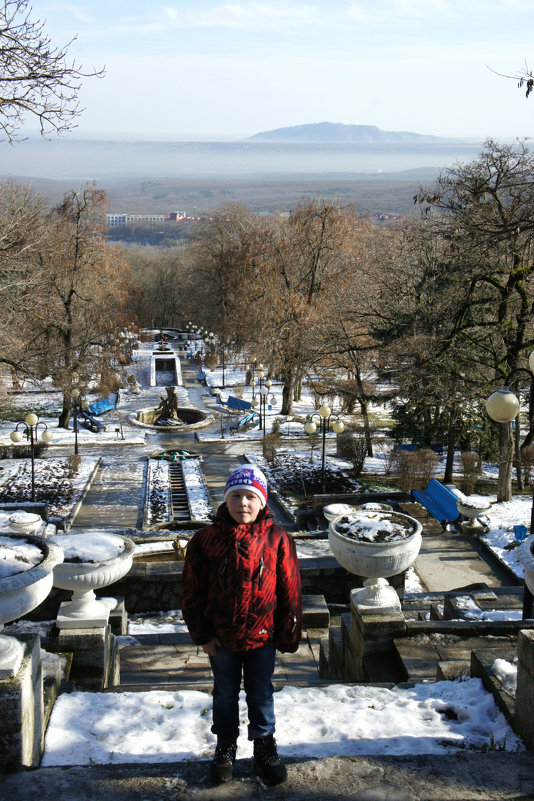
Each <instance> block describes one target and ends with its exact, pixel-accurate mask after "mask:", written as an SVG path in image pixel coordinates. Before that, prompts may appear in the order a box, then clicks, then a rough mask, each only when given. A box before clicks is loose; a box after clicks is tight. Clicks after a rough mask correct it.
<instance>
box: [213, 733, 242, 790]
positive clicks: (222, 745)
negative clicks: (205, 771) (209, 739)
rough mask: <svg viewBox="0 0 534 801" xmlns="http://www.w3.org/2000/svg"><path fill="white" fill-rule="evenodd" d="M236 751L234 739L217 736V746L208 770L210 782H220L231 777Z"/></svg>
mask: <svg viewBox="0 0 534 801" xmlns="http://www.w3.org/2000/svg"><path fill="white" fill-rule="evenodd" d="M236 753H237V742H236V741H235V740H228V739H226V738H225V737H217V746H216V748H215V754H214V755H213V762H212V763H211V770H210V773H211V780H212V782H214V783H215V784H220V783H221V782H227V781H229V780H230V779H231V778H232V775H233V772H234V762H235V755H236Z"/></svg>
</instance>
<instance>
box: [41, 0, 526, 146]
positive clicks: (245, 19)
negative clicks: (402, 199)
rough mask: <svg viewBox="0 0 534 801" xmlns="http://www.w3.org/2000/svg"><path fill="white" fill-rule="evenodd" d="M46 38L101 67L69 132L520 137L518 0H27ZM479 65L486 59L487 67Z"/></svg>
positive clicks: (522, 29) (522, 39)
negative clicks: (375, 130)
mask: <svg viewBox="0 0 534 801" xmlns="http://www.w3.org/2000/svg"><path fill="white" fill-rule="evenodd" d="M33 7H34V13H33V16H34V17H35V16H36V15H38V16H39V17H40V18H41V19H46V20H47V31H48V33H49V34H50V35H51V36H52V38H53V40H54V41H56V42H57V43H59V44H64V43H65V42H66V41H67V40H69V39H70V38H71V37H72V36H74V35H76V34H77V35H78V39H77V41H76V43H75V44H74V45H73V46H72V48H71V54H72V55H73V56H74V57H75V58H76V59H77V60H78V61H79V62H81V63H82V64H83V65H84V67H86V68H90V67H93V66H94V67H102V66H104V65H105V67H106V76H105V78H103V79H102V80H97V79H91V80H87V81H86V82H85V83H84V87H83V90H82V92H81V102H82V105H83V106H84V107H85V108H86V111H85V112H84V114H83V116H82V117H81V118H80V121H79V127H78V130H77V132H76V136H81V135H87V134H100V133H104V134H108V135H123V134H129V135H131V136H142V137H146V138H158V137H161V136H164V137H165V138H171V139H195V138H198V139H212V140H216V139H228V138H241V137H245V136H250V135H252V134H254V133H256V132H258V131H263V130H269V129H272V128H278V127H282V126H288V125H297V124H301V123H312V122H322V121H325V120H327V121H330V122H351V123H357V124H365V125H377V126H378V127H379V128H382V129H384V130H390V131H402V130H404V131H415V132H417V133H425V134H435V135H438V136H462V137H476V138H478V139H482V138H486V137H489V136H491V137H496V138H512V137H515V136H529V135H530V134H531V132H532V130H533V123H534V96H533V97H532V98H530V99H529V100H526V99H525V96H524V91H520V90H519V89H517V88H516V82H515V81H513V80H506V79H505V78H503V77H500V76H499V75H496V74H495V72H497V73H504V74H509V75H511V74H516V73H517V72H518V71H521V70H522V69H523V68H524V66H525V62H527V63H528V66H529V68H534V45H533V42H532V32H533V30H534V2H533V1H532V0H359V2H351V1H350V0H347V1H345V0H283V2H279V0H271V1H270V2H268V0H233V2H232V1H230V2H224V0H188V1H187V2H186V1H185V0H167V2H158V0H152V1H151V2H148V0H142V1H141V0H105V2H104V0H33ZM491 70H493V71H494V72H492V71H491Z"/></svg>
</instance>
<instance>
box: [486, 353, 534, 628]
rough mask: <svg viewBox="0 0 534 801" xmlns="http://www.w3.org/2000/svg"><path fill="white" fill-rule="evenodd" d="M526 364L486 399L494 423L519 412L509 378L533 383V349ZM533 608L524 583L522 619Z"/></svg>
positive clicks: (533, 527) (533, 524)
mask: <svg viewBox="0 0 534 801" xmlns="http://www.w3.org/2000/svg"><path fill="white" fill-rule="evenodd" d="M528 366H529V368H530V369H527V368H526V367H516V368H515V369H514V370H512V371H511V372H510V373H509V374H508V375H507V376H506V378H505V382H504V384H505V385H504V387H502V389H498V390H497V391H496V392H494V393H493V394H492V395H490V397H489V398H488V399H487V400H486V411H487V413H488V415H489V417H491V419H492V420H494V421H495V422H496V423H502V424H505V425H506V424H508V423H511V422H512V421H513V420H515V419H516V417H517V415H518V414H519V399H518V398H517V396H516V395H515V394H514V393H513V392H512V391H511V389H510V386H509V384H510V379H511V377H512V376H513V375H515V374H517V373H526V374H527V375H528V376H529V378H530V381H531V384H532V383H534V351H532V353H531V354H530V356H529V357H528ZM533 403H534V398H533V393H530V396H529V404H528V406H529V412H528V416H529V421H531V420H532V416H533ZM503 429H504V427H503V426H501V435H502V436H504V434H502V432H503ZM507 429H508V426H507ZM506 433H507V434H508V431H506ZM512 448H513V445H512V443H510V446H509V447H508V448H507V450H506V453H507V464H506V469H507V475H509V476H510V481H511V470H512V467H511V453H512ZM500 467H501V465H500V464H499V471H500ZM517 469H518V471H519V470H521V464H520V463H519V464H518V465H517ZM531 491H532V508H531V512H530V534H533V533H534V484H531ZM533 608H534V598H533V596H532V593H531V592H530V590H529V589H528V587H527V586H526V584H525V585H524V588H523V620H526V619H530V618H531V617H532V614H533Z"/></svg>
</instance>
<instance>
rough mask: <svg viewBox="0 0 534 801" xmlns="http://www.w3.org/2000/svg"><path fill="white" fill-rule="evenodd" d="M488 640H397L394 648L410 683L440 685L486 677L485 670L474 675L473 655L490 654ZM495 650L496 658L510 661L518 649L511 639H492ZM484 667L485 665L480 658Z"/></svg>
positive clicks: (421, 636) (442, 636)
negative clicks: (468, 677) (509, 657)
mask: <svg viewBox="0 0 534 801" xmlns="http://www.w3.org/2000/svg"><path fill="white" fill-rule="evenodd" d="M487 642H488V641H487V640H486V645H485V642H484V638H482V637H479V636H474V637H460V636H458V635H455V634H447V635H445V634H418V635H416V636H414V637H405V638H403V639H398V640H394V648H395V651H396V654H397V655H398V658H399V659H400V661H401V663H402V667H403V671H404V674H405V680H406V681H416V682H421V681H440V680H442V679H445V678H446V679H453V678H456V677H458V676H460V675H467V676H470V675H478V676H479V677H481V678H482V677H483V671H482V668H480V670H479V672H478V673H476V674H475V673H472V654H473V653H474V652H476V653H478V654H479V655H480V654H481V653H482V652H483V651H484V650H487ZM491 649H492V653H493V654H494V656H493V659H492V663H493V661H494V660H495V658H496V655H499V654H500V655H501V658H503V659H506V660H507V661H508V656H509V654H510V653H511V652H513V651H514V649H515V652H516V653H517V646H516V645H515V644H513V643H512V641H511V639H510V637H492V638H491ZM480 661H481V664H482V663H483V660H482V657H481V656H480Z"/></svg>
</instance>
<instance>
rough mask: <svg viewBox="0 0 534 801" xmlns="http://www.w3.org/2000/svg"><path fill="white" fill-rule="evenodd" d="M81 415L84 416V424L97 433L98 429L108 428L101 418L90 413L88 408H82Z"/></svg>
mask: <svg viewBox="0 0 534 801" xmlns="http://www.w3.org/2000/svg"><path fill="white" fill-rule="evenodd" d="M80 415H81V418H82V420H81V422H82V425H83V426H84V428H88V429H89V431H93V432H94V433H95V434H96V433H97V432H98V431H105V430H106V426H105V425H104V424H103V423H101V422H100V420H97V419H96V417H93V415H92V414H89V412H88V411H87V410H86V409H82V410H81V411H80Z"/></svg>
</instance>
